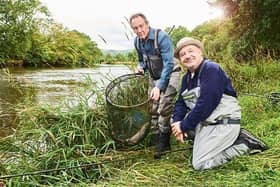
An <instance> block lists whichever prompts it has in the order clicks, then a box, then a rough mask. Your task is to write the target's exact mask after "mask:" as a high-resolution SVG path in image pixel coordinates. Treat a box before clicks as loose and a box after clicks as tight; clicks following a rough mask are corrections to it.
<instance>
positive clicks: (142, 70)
mask: <svg viewBox="0 0 280 187" xmlns="http://www.w3.org/2000/svg"><path fill="white" fill-rule="evenodd" d="M135 73H137V74H144V69H143V68H142V67H140V66H138V67H137V68H136V69H135Z"/></svg>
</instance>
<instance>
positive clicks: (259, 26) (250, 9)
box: [213, 0, 280, 62]
mask: <svg viewBox="0 0 280 187" xmlns="http://www.w3.org/2000/svg"><path fill="white" fill-rule="evenodd" d="M213 5H214V6H221V7H223V8H224V9H225V11H226V12H227V16H229V17H230V18H231V20H232V23H233V26H232V27H231V28H230V30H229V33H230V35H231V41H232V42H231V43H230V47H231V48H232V50H231V52H232V56H233V57H234V58H235V59H236V60H238V61H239V62H241V61H244V60H252V59H254V58H255V54H256V53H259V54H260V53H261V54H262V55H264V56H271V57H272V58H274V59H279V54H280V44H279V42H278V41H279V40H280V33H279V32H278V31H279V29H280V22H279V19H278V17H279V16H280V3H279V1H277V0H266V1H258V0H238V1H231V0H217V1H216V2H215V3H214V4H213ZM226 21H227V20H226Z"/></svg>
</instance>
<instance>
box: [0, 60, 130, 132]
mask: <svg viewBox="0 0 280 187" xmlns="http://www.w3.org/2000/svg"><path fill="white" fill-rule="evenodd" d="M10 72H11V75H12V77H13V79H14V80H15V81H16V82H17V83H18V86H15V85H13V86H12V85H11V84H10V83H9V81H10V80H9V78H7V76H5V75H4V72H3V71H2V72H0V78H1V80H0V137H1V136H2V137H3V136H5V135H7V134H8V133H9V132H11V128H12V127H13V125H12V121H13V118H14V116H13V113H14V112H13V106H15V105H16V104H17V103H19V102H20V101H21V99H23V97H24V95H26V94H30V92H31V91H32V94H34V101H33V102H36V103H38V104H49V105H51V106H61V107H63V105H65V104H66V103H67V102H68V103H71V104H75V101H76V100H77V98H78V94H79V93H78V90H80V88H82V87H83V85H84V84H85V82H86V81H87V79H91V80H93V81H96V83H97V84H96V85H97V86H98V87H99V88H100V89H102V88H104V87H105V86H106V85H107V84H108V83H109V80H108V78H109V79H112V78H115V77H118V76H121V75H124V74H127V73H131V70H130V69H129V68H128V67H127V66H123V65H101V66H98V67H94V68H78V69H77V68H76V69H66V68H59V69H11V70H10ZM30 90H31V91H30ZM85 94H88V95H89V94H90V93H85ZM93 101H94V99H91V100H90V101H89V102H90V103H89V104H92V102H93ZM71 104H70V105H71Z"/></svg>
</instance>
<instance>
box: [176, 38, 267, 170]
mask: <svg viewBox="0 0 280 187" xmlns="http://www.w3.org/2000/svg"><path fill="white" fill-rule="evenodd" d="M174 56H175V57H176V58H178V59H179V60H180V62H181V63H182V65H183V66H185V67H186V68H187V69H188V71H187V73H186V74H185V75H184V77H183V79H182V84H181V91H180V95H179V98H178V100H177V101H176V104H175V108H174V113H173V123H172V124H171V126H172V133H173V134H174V136H175V137H176V139H177V140H178V141H180V142H183V140H184V139H194V145H193V158H192V165H193V167H194V169H195V170H204V169H210V168H213V167H216V166H219V165H222V164H224V163H226V162H228V161H229V160H231V159H232V158H233V157H235V156H240V155H243V154H245V153H251V154H253V153H258V152H261V151H264V150H266V149H267V146H266V145H265V143H263V142H262V141H261V140H258V139H257V138H255V137H254V136H253V135H251V134H250V133H249V132H248V131H246V130H245V129H241V130H240V119H241V108H240V106H239V104H238V101H237V95H236V92H235V90H234V88H233V87H232V84H231V80H230V79H229V77H228V76H227V74H226V73H225V72H224V71H223V70H222V68H221V67H220V66H219V65H218V64H216V63H214V62H212V61H210V60H208V59H206V58H204V57H203V46H202V43H201V42H200V41H199V40H196V39H193V38H189V37H185V38H182V39H181V40H180V41H179V42H178V43H177V45H176V49H175V53H174Z"/></svg>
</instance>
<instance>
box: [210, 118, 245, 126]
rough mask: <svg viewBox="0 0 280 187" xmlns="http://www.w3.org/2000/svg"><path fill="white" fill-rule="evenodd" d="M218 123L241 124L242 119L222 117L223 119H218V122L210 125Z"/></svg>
mask: <svg viewBox="0 0 280 187" xmlns="http://www.w3.org/2000/svg"><path fill="white" fill-rule="evenodd" d="M218 124H224V125H227V124H232V125H234V124H236V125H237V124H240V119H228V118H225V119H221V120H217V122H216V123H214V124H210V125H218Z"/></svg>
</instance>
